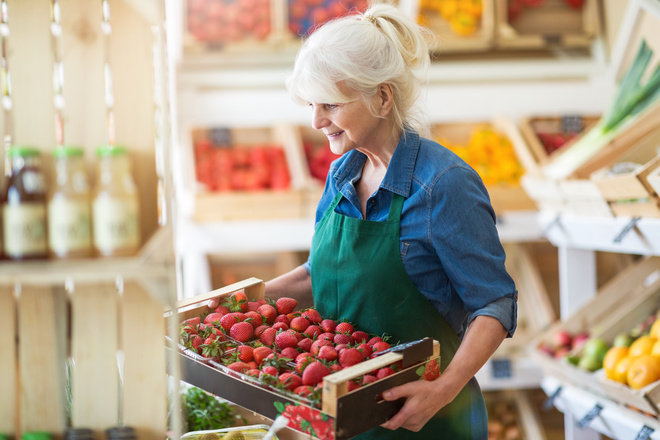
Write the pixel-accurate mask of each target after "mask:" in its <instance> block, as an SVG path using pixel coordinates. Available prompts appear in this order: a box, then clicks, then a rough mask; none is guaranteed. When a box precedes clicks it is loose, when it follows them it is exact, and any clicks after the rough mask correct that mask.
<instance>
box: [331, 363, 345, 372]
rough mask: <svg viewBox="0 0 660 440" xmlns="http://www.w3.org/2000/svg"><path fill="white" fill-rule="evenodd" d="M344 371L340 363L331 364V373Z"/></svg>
mask: <svg viewBox="0 0 660 440" xmlns="http://www.w3.org/2000/svg"><path fill="white" fill-rule="evenodd" d="M343 369H344V367H342V366H341V365H339V364H338V363H334V364H330V371H332V372H333V373H336V372H337V371H341V370H343Z"/></svg>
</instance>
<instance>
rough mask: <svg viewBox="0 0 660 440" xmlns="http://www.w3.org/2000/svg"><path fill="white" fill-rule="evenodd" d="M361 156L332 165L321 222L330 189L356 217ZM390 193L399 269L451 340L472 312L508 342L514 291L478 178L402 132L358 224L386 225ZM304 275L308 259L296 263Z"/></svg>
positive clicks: (342, 209)
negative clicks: (395, 210)
mask: <svg viewBox="0 0 660 440" xmlns="http://www.w3.org/2000/svg"><path fill="white" fill-rule="evenodd" d="M365 161H366V156H365V155H364V154H363V153H361V152H359V151H357V150H352V151H350V152H348V153H346V154H344V155H343V156H341V157H340V158H338V159H337V160H335V162H333V164H332V166H331V167H330V171H329V172H328V178H327V180H326V183H325V189H324V191H323V195H322V196H321V199H320V201H319V204H318V206H317V209H316V224H318V222H319V221H320V220H321V218H322V217H323V214H324V213H325V211H326V210H327V209H328V207H329V205H330V203H332V200H333V199H334V197H335V195H336V194H337V192H338V191H340V192H341V193H342V195H343V198H342V200H341V201H340V202H339V205H338V206H337V208H336V211H337V212H338V213H340V214H343V215H346V216H349V217H354V218H362V214H361V209H360V202H359V200H358V197H357V192H356V190H355V184H356V183H357V181H358V180H359V179H360V176H361V175H362V167H363V165H364V163H365ZM392 193H398V194H401V195H403V196H404V197H405V201H404V203H403V208H402V212H401V225H400V228H401V229H400V238H399V239H400V249H401V260H402V261H403V266H404V269H405V271H406V272H407V273H408V276H409V277H410V279H411V280H412V282H413V283H414V284H415V286H417V289H418V290H419V291H420V292H421V293H422V294H423V295H424V296H425V297H426V298H427V299H428V300H429V302H430V303H431V304H432V305H433V306H434V307H435V308H436V309H437V310H438V312H439V313H440V314H441V315H442V316H443V317H444V318H445V319H446V320H447V322H448V323H449V325H450V326H451V327H452V328H453V329H454V331H455V332H456V334H457V335H459V336H462V334H463V333H464V331H465V329H466V328H467V325H469V323H470V322H471V321H472V320H473V319H474V318H475V317H476V316H479V315H486V316H491V317H493V318H496V319H497V320H498V321H499V322H500V323H501V324H502V326H503V327H504V328H505V329H506V330H507V332H508V337H512V336H513V333H514V331H515V328H516V321H517V304H516V302H517V299H518V292H517V290H516V286H515V284H514V281H513V280H512V278H511V277H510V276H509V274H508V273H507V271H506V269H505V267H504V260H505V258H506V256H505V253H504V249H503V247H502V244H501V242H500V239H499V235H498V232H497V228H496V226H495V213H494V211H493V208H492V206H491V204H490V198H489V196H488V192H487V191H486V188H485V186H484V185H483V182H482V181H481V178H480V177H479V175H478V174H477V172H476V171H474V170H473V169H472V168H471V167H470V166H469V165H468V164H466V163H465V162H464V161H463V160H462V159H460V158H459V157H458V156H456V155H455V154H454V153H452V152H451V151H450V150H448V149H446V148H445V147H443V146H441V145H440V144H438V143H436V142H434V141H431V140H429V139H425V138H422V137H420V136H419V135H418V134H417V133H416V132H412V131H407V132H406V133H405V134H404V135H403V136H402V137H401V140H400V141H399V144H398V145H397V148H396V150H395V152H394V155H393V156H392V158H391V160H390V163H389V166H388V169H387V172H386V174H385V177H384V178H383V181H382V182H381V184H380V187H379V188H378V190H377V191H376V192H375V194H372V195H371V197H369V200H368V201H367V207H366V216H367V217H366V219H367V220H372V221H386V220H387V215H388V212H389V207H390V202H391V201H392ZM304 267H305V268H306V269H307V271H308V273H309V272H310V271H311V266H310V262H309V260H308V261H307V262H306V263H305V264H304Z"/></svg>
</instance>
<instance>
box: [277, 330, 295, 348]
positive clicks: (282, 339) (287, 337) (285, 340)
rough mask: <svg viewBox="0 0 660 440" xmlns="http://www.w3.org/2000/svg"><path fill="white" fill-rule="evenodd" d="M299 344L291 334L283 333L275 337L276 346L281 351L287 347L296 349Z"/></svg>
mask: <svg viewBox="0 0 660 440" xmlns="http://www.w3.org/2000/svg"><path fill="white" fill-rule="evenodd" d="M297 344H298V339H297V338H296V337H295V335H293V333H291V332H288V331H283V332H280V333H278V334H277V336H275V346H276V347H277V348H279V349H280V350H282V349H283V348H286V347H295V346H296V345H297Z"/></svg>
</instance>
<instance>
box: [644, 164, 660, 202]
mask: <svg viewBox="0 0 660 440" xmlns="http://www.w3.org/2000/svg"><path fill="white" fill-rule="evenodd" d="M646 181H647V182H648V184H649V186H650V187H651V188H653V191H654V192H655V194H656V195H657V196H660V167H658V168H656V169H655V171H652V172H651V173H649V175H648V176H646Z"/></svg>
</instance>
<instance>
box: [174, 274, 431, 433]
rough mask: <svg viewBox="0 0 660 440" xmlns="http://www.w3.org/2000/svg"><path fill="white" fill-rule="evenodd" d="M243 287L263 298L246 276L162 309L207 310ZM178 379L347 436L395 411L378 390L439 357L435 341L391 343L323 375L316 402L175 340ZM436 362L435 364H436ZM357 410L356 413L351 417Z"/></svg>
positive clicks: (298, 425) (292, 422) (295, 425)
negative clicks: (355, 384) (376, 376)
mask: <svg viewBox="0 0 660 440" xmlns="http://www.w3.org/2000/svg"><path fill="white" fill-rule="evenodd" d="M239 290H243V291H244V292H245V294H246V296H247V298H248V299H249V300H250V299H262V298H264V292H265V287H264V283H263V282H262V281H261V280H259V279H257V278H250V279H247V280H244V281H241V282H238V283H235V284H232V285H229V286H226V287H224V288H221V289H218V290H214V291H212V292H209V293H207V294H205V295H200V296H197V297H194V298H189V299H186V300H182V301H180V302H179V303H178V304H177V307H176V309H174V310H170V311H169V312H167V313H166V317H168V316H169V317H171V316H175V317H176V321H177V322H182V321H183V320H185V319H188V318H191V317H195V316H200V315H204V314H206V313H208V312H210V311H211V309H210V308H209V307H208V305H207V303H208V300H210V299H211V298H216V297H222V296H227V295H231V294H232V293H233V292H236V291H239ZM178 353H179V360H180V363H181V370H182V373H181V379H182V380H183V381H185V382H187V383H190V384H191V385H194V386H197V387H199V388H201V389H204V390H206V391H208V392H210V393H213V394H215V395H217V396H219V397H222V398H224V399H227V400H229V401H231V402H233V403H235V404H237V405H239V406H242V407H244V408H246V409H248V410H252V411H254V412H256V413H258V414H260V415H262V416H264V417H266V418H269V419H271V420H274V419H275V418H276V417H277V416H279V415H284V416H286V417H287V418H288V419H289V424H288V426H289V427H290V428H292V429H295V430H298V431H300V432H303V433H305V434H309V435H312V436H313V437H314V438H318V439H321V440H330V439H335V440H342V439H348V438H351V437H353V436H355V435H357V434H359V433H361V432H364V431H367V430H369V429H372V428H374V427H377V426H379V425H380V424H382V423H384V422H385V421H386V420H387V418H389V417H391V416H392V415H393V414H395V413H396V412H398V410H399V409H400V408H401V406H402V404H403V403H402V402H401V401H396V402H386V401H383V400H380V399H379V398H378V396H379V395H380V393H382V392H383V391H385V390H387V389H389V388H392V387H394V386H397V385H400V384H403V383H406V382H410V381H413V380H417V379H419V377H420V376H421V374H423V373H424V370H425V368H426V365H427V364H429V366H431V365H436V364H437V363H438V362H439V353H440V345H439V343H438V342H437V341H433V340H431V339H422V340H420V341H416V342H414V343H410V344H403V345H401V346H396V347H395V348H394V349H393V350H391V351H389V352H387V353H384V354H383V355H381V356H378V357H375V358H373V359H369V360H366V361H364V362H361V363H359V364H356V365H353V366H352V367H348V368H345V369H343V370H341V371H338V372H336V373H332V374H330V375H328V376H325V377H324V378H323V396H322V403H321V406H320V407H319V406H317V405H313V404H312V403H311V402H310V401H309V400H307V399H305V398H301V397H299V396H297V395H295V394H293V393H285V392H283V391H281V390H278V389H276V388H274V387H271V386H268V385H265V384H264V383H263V382H261V381H259V380H257V379H255V378H252V377H250V376H247V375H244V374H241V373H236V372H234V371H232V370H229V369H228V368H226V367H225V366H224V365H221V364H219V363H217V362H214V361H209V360H208V359H206V358H203V357H201V356H199V355H198V354H197V353H193V352H191V351H190V350H187V349H185V348H184V347H182V346H180V347H179V350H178ZM397 362H402V369H401V370H400V371H398V372H397V373H395V374H393V375H391V376H388V377H386V378H384V379H380V380H378V381H376V382H373V383H371V384H369V385H366V386H362V387H360V388H358V389H356V390H352V391H348V382H349V381H350V380H351V379H354V378H357V377H360V376H362V375H364V374H366V373H368V372H370V371H373V370H375V369H378V368H381V367H384V366H387V365H391V364H394V363H397ZM438 366H439V365H438ZM356 414H359V415H360V416H359V417H356Z"/></svg>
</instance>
